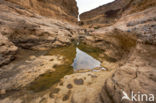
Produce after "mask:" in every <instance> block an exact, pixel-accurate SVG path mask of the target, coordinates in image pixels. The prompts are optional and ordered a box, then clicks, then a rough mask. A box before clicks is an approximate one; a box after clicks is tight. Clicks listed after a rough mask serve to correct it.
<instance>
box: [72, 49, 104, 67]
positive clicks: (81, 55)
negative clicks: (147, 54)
mask: <svg viewBox="0 0 156 103" xmlns="http://www.w3.org/2000/svg"><path fill="white" fill-rule="evenodd" d="M100 65H101V63H100V62H99V61H98V60H96V59H95V58H93V57H92V56H90V55H88V54H87V53H85V52H83V51H81V50H80V49H78V48H76V57H75V59H74V62H73V64H72V66H73V68H74V70H80V69H94V68H96V67H100Z"/></svg>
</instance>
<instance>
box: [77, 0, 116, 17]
mask: <svg viewBox="0 0 156 103" xmlns="http://www.w3.org/2000/svg"><path fill="white" fill-rule="evenodd" d="M76 1H77V5H78V8H79V14H81V13H83V12H86V11H89V10H92V9H94V8H97V7H99V6H101V5H103V4H107V3H109V2H112V1H114V0H76Z"/></svg>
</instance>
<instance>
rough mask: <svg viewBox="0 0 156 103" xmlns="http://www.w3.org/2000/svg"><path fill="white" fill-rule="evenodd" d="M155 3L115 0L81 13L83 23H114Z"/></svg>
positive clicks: (152, 0)
mask: <svg viewBox="0 0 156 103" xmlns="http://www.w3.org/2000/svg"><path fill="white" fill-rule="evenodd" d="M155 5H156V2H155V0H151V1H150V2H149V1H148V0H126V1H125V0H115V1H114V2H112V3H109V4H105V5H103V6H100V7H98V8H96V9H94V10H91V11H88V12H85V13H83V14H81V15H80V19H81V24H90V25H92V24H107V25H108V24H113V23H114V22H116V21H117V20H118V19H119V18H120V17H122V15H127V14H131V13H134V12H140V11H142V10H145V9H147V8H150V7H153V6H155Z"/></svg>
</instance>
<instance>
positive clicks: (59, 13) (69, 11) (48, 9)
mask: <svg viewBox="0 0 156 103" xmlns="http://www.w3.org/2000/svg"><path fill="white" fill-rule="evenodd" d="M6 1H9V2H12V3H14V4H18V5H20V6H21V7H20V8H23V9H24V8H26V9H30V10H32V12H34V13H38V14H39V15H42V16H47V17H50V18H55V19H60V20H67V21H70V22H77V15H78V8H77V4H76V1H75V0H6Z"/></svg>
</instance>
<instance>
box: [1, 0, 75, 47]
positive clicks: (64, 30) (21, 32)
mask: <svg viewBox="0 0 156 103" xmlns="http://www.w3.org/2000/svg"><path fill="white" fill-rule="evenodd" d="M0 8H1V9H0V12H1V13H0V25H1V26H0V32H1V33H2V34H3V35H5V36H7V37H8V38H9V40H10V41H12V42H13V43H14V44H15V45H16V46H18V47H22V48H26V49H36V50H39V49H40V50H41V49H42V50H43V49H49V48H52V47H57V46H63V45H66V44H69V43H71V42H72V41H73V39H74V38H76V35H77V32H76V29H78V26H76V25H75V24H70V23H67V22H61V21H59V20H56V19H51V18H47V17H45V16H40V15H38V14H36V13H35V12H34V13H33V11H31V10H28V9H26V8H21V6H19V5H17V4H14V3H10V2H6V1H1V5H0ZM8 15H9V16H8ZM55 17H57V16H55Z"/></svg>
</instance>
